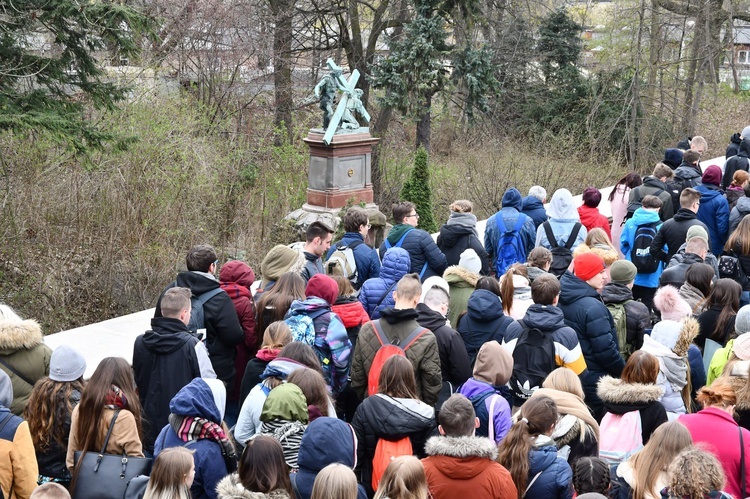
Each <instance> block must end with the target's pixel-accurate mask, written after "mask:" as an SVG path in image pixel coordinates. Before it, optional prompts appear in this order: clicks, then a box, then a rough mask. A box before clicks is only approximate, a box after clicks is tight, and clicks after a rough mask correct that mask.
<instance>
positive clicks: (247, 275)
mask: <svg viewBox="0 0 750 499" xmlns="http://www.w3.org/2000/svg"><path fill="white" fill-rule="evenodd" d="M219 282H220V283H221V284H220V286H221V289H223V290H224V291H226V293H227V294H228V295H229V298H231V299H232V304H233V305H234V309H235V310H236V311H237V318H238V319H239V320H240V326H242V331H243V333H244V339H243V340H242V342H241V343H239V344H238V345H237V347H236V349H237V356H236V357H235V359H234V370H235V372H236V380H237V381H236V383H235V384H234V391H233V393H232V394H231V395H232V397H231V398H233V399H238V398H239V393H240V380H242V377H243V376H244V374H245V367H246V366H247V363H248V362H249V361H250V359H252V358H255V353H256V352H257V351H258V343H259V341H258V335H257V333H256V331H255V302H254V301H253V297H252V295H251V293H250V288H251V287H252V285H253V283H254V282H255V272H253V269H251V268H250V266H249V265H248V264H246V263H245V262H241V261H239V260H231V261H229V262H227V263H225V264H224V265H223V266H222V267H221V272H220V273H219Z"/></svg>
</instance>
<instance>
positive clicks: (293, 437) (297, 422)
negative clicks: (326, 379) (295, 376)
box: [259, 383, 310, 470]
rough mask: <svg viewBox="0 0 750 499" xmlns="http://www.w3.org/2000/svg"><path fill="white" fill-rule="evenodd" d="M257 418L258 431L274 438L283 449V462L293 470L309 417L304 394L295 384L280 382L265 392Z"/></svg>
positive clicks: (295, 466)
mask: <svg viewBox="0 0 750 499" xmlns="http://www.w3.org/2000/svg"><path fill="white" fill-rule="evenodd" d="M260 420H261V421H262V422H263V423H262V424H261V426H260V432H259V434H261V435H268V436H271V437H273V438H274V439H276V440H277V441H278V442H279V443H280V444H281V447H282V449H283V450H284V460H285V461H286V464H287V465H288V466H289V468H290V469H292V470H296V469H297V456H298V454H299V446H300V443H301V441H302V434H303V433H304V432H305V429H306V427H307V423H308V421H309V420H310V414H309V412H308V405H307V401H306V400H305V394H304V393H302V390H301V389H300V388H299V387H298V386H297V385H294V384H292V383H282V384H281V385H279V386H277V387H276V388H274V389H273V390H271V392H270V393H269V394H268V397H267V398H266V401H265V403H264V404H263V412H261V415H260Z"/></svg>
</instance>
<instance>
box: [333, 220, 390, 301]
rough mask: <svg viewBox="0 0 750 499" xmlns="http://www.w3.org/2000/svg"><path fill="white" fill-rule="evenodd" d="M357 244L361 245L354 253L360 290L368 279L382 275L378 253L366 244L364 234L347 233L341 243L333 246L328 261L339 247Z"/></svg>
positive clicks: (338, 242)
mask: <svg viewBox="0 0 750 499" xmlns="http://www.w3.org/2000/svg"><path fill="white" fill-rule="evenodd" d="M357 242H360V243H361V244H359V245H357V247H356V248H354V249H353V250H352V252H353V253H354V263H356V264H357V289H359V288H361V287H362V284H363V283H364V282H365V281H366V280H367V279H371V278H373V277H378V276H379V275H380V258H378V253H377V251H375V250H374V249H373V248H370V247H369V246H368V245H367V244H365V238H364V237H362V234H360V233H359V232H347V233H346V234H344V237H342V238H341V241H337V242H335V243H333V244H332V245H331V248H330V249H329V250H328V254H327V255H326V260H327V259H328V258H330V257H331V255H332V254H333V252H334V251H336V249H337V246H339V245H340V246H347V245H348V246H351V245H352V244H353V243H357Z"/></svg>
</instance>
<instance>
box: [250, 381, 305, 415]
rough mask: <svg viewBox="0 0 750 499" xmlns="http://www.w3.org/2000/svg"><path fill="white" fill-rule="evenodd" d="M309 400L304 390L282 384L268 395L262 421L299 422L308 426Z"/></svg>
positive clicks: (290, 384) (264, 404)
mask: <svg viewBox="0 0 750 499" xmlns="http://www.w3.org/2000/svg"><path fill="white" fill-rule="evenodd" d="M309 416H310V415H309V413H308V411H307V400H306V399H305V394H304V393H302V390H301V389H300V388H299V387H298V386H297V385H294V384H292V383H282V384H281V385H279V386H277V387H276V388H274V389H273V390H271V392H270V393H269V394H268V397H266V401H265V402H264V403H263V412H261V414H260V420H261V421H263V422H271V421H274V420H282V421H299V422H301V423H303V424H307V421H308V419H309Z"/></svg>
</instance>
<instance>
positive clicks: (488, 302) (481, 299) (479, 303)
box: [456, 289, 513, 364]
mask: <svg viewBox="0 0 750 499" xmlns="http://www.w3.org/2000/svg"><path fill="white" fill-rule="evenodd" d="M512 322H513V319H511V318H510V317H508V316H507V315H505V314H504V313H503V304H502V303H500V298H498V296H497V295H496V294H495V293H493V292H492V291H488V290H486V289H477V290H476V291H474V292H473V293H471V296H469V301H468V303H467V310H466V313H465V314H464V315H462V316H461V317H460V318H459V319H458V324H456V330H457V331H458V332H459V334H460V335H461V338H463V340H464V345H466V352H467V353H468V354H469V359H470V360H471V363H472V364H474V359H476V358H477V353H479V349H480V348H482V345H484V344H485V343H487V342H488V341H492V340H495V341H497V342H498V343H500V344H502V343H503V338H504V337H505V331H506V330H507V329H508V326H509V325H510V324H511V323H512Z"/></svg>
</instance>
